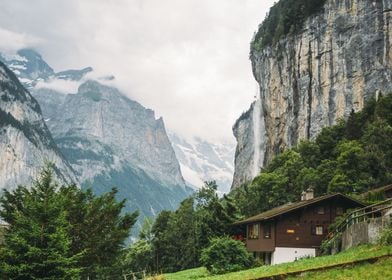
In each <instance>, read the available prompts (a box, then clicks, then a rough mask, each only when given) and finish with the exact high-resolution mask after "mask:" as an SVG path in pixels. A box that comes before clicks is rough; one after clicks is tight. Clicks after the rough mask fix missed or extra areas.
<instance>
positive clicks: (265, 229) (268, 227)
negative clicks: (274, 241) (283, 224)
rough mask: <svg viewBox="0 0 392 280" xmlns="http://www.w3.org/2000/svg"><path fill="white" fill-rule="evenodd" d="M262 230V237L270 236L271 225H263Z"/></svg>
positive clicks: (267, 237)
mask: <svg viewBox="0 0 392 280" xmlns="http://www.w3.org/2000/svg"><path fill="white" fill-rule="evenodd" d="M263 232H264V238H266V239H269V238H271V225H270V224H266V225H264V228H263Z"/></svg>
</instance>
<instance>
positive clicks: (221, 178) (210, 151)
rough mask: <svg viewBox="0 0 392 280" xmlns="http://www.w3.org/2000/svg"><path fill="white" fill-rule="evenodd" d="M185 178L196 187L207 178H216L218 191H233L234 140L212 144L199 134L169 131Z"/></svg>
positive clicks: (208, 179)
mask: <svg viewBox="0 0 392 280" xmlns="http://www.w3.org/2000/svg"><path fill="white" fill-rule="evenodd" d="M169 138H170V140H171V142H172V145H173V148H174V151H175V152H176V156H177V159H178V161H179V162H180V166H181V172H182V175H183V176H184V178H185V180H186V181H187V182H188V183H189V184H191V185H192V186H193V187H195V188H200V187H201V186H202V185H203V182H204V181H210V180H215V181H216V182H217V184H218V191H219V192H220V193H221V194H222V193H227V192H229V190H230V186H231V181H232V179H233V172H234V151H235V144H234V143H232V144H231V143H219V144H216V143H211V142H209V141H206V140H203V139H200V138H198V137H195V138H192V139H185V138H184V137H180V136H178V134H175V133H169Z"/></svg>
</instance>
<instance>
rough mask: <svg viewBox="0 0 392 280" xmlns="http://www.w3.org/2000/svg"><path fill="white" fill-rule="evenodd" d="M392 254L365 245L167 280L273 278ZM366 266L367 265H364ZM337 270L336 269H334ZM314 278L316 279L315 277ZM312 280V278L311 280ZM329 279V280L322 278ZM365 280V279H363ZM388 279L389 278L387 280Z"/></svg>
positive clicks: (171, 276) (190, 272) (185, 273)
mask: <svg viewBox="0 0 392 280" xmlns="http://www.w3.org/2000/svg"><path fill="white" fill-rule="evenodd" d="M387 254H392V247H382V246H371V245H364V246H359V247H356V248H352V249H350V250H347V251H345V252H343V253H340V254H337V255H334V256H324V257H318V258H311V259H304V260H299V261H297V262H292V263H286V264H280V265H273V266H261V267H256V268H252V269H248V270H242V271H238V272H233V273H228V274H223V275H215V276H211V275H209V274H208V272H207V270H206V269H205V268H195V269H189V270H184V271H180V272H177V273H170V274H166V275H165V278H166V279H167V280H186V279H206V280H231V279H233V280H234V279H254V278H258V277H264V276H271V275H276V274H280V273H287V272H294V271H301V270H305V269H311V268H318V267H324V266H328V265H333V264H340V263H346V262H350V261H355V260H361V259H366V258H371V257H376V256H382V255H387ZM364 266H365V265H364ZM334 270H336V269H334ZM313 278H314V277H313ZM309 279H310V278H309ZM321 279H329V278H321ZM362 279H363V278H362ZM386 279H388V278H386Z"/></svg>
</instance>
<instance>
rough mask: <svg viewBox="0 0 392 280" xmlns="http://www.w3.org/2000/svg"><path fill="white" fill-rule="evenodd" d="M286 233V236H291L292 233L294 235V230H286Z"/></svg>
mask: <svg viewBox="0 0 392 280" xmlns="http://www.w3.org/2000/svg"><path fill="white" fill-rule="evenodd" d="M286 232H287V233H288V234H293V233H295V230H293V229H288V230H287V231H286Z"/></svg>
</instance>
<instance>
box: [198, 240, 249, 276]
mask: <svg viewBox="0 0 392 280" xmlns="http://www.w3.org/2000/svg"><path fill="white" fill-rule="evenodd" d="M200 262H201V264H202V265H204V266H205V267H206V268H207V270H208V271H209V272H211V273H212V274H221V273H226V272H230V271H238V270H242V269H245V268H248V267H250V266H251V265H252V256H251V254H249V253H248V252H247V251H246V248H245V246H244V244H243V243H242V242H241V241H237V240H233V239H231V238H230V237H220V238H214V239H212V240H211V242H210V245H209V246H208V247H207V248H205V249H204V250H203V251H202V253H201V257H200Z"/></svg>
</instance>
